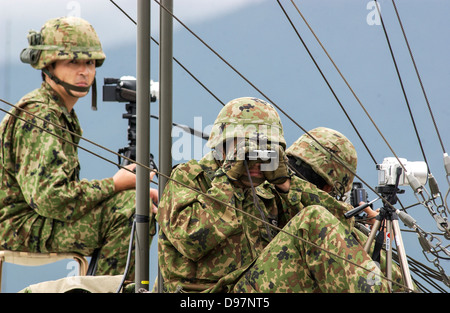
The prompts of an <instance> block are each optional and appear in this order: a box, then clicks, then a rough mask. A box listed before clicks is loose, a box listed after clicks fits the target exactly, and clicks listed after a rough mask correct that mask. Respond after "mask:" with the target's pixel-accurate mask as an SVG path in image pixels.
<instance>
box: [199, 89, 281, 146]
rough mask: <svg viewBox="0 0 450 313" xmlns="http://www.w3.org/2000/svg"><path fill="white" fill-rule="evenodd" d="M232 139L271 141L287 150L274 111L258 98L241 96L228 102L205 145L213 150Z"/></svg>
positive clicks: (278, 118) (269, 105) (277, 117)
mask: <svg viewBox="0 0 450 313" xmlns="http://www.w3.org/2000/svg"><path fill="white" fill-rule="evenodd" d="M233 138H242V139H252V140H256V141H263V142H265V143H267V142H274V143H277V144H280V145H282V146H283V148H286V141H285V140H284V135H283V127H282V125H281V120H280V117H279V115H278V113H277V111H275V109H274V108H273V106H272V105H271V104H270V103H268V102H266V101H264V100H261V99H258V98H251V97H242V98H237V99H234V100H231V101H230V102H228V103H227V104H226V105H225V106H224V107H223V108H222V110H220V112H219V114H218V116H217V118H216V120H215V122H214V125H213V127H212V130H211V133H210V136H209V140H208V142H207V146H208V147H210V148H215V147H217V146H218V145H219V144H221V143H223V142H224V141H226V140H228V139H233Z"/></svg>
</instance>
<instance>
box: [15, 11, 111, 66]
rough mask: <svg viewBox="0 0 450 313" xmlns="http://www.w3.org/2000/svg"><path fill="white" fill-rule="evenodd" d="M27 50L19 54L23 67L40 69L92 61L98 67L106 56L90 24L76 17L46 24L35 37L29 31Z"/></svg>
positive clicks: (57, 19)
mask: <svg viewBox="0 0 450 313" xmlns="http://www.w3.org/2000/svg"><path fill="white" fill-rule="evenodd" d="M27 38H28V43H29V47H28V48H26V49H24V50H23V51H22V52H21V54H20V59H21V61H22V62H24V63H29V64H31V66H32V67H33V68H35V69H43V68H45V67H46V66H48V65H49V64H52V63H53V62H55V61H57V60H73V59H80V60H96V66H101V65H102V64H103V61H104V60H105V58H106V56H105V54H104V53H103V50H102V46H101V43H100V40H99V38H98V36H97V33H96V32H95V30H94V28H93V27H92V25H91V24H89V23H88V22H87V21H86V20H84V19H82V18H79V17H73V16H71V17H59V18H54V19H50V20H48V21H47V22H46V23H45V24H44V25H43V26H42V28H41V31H40V32H39V33H37V32H35V31H30V32H29V34H28V36H27Z"/></svg>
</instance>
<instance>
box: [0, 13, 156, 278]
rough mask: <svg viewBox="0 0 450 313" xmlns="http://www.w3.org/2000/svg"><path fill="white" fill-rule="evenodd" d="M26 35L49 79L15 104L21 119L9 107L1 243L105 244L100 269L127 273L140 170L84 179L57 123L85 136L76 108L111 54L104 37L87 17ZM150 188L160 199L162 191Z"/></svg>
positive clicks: (11, 246) (74, 140) (86, 251)
mask: <svg viewBox="0 0 450 313" xmlns="http://www.w3.org/2000/svg"><path fill="white" fill-rule="evenodd" d="M28 41H29V44H30V46H29V47H28V48H27V49H24V50H23V51H22V54H21V60H22V61H23V62H25V63H29V64H31V65H32V67H33V68H35V69H38V70H42V78H43V82H42V85H41V87H40V88H39V89H36V90H34V91H32V92H30V93H29V94H27V95H26V96H24V97H23V98H22V99H21V100H20V101H19V102H18V103H17V105H16V107H17V108H16V107H14V108H12V109H11V111H10V112H11V113H12V114H14V115H16V116H19V117H20V119H19V118H15V117H14V116H12V115H9V114H8V115H7V116H5V118H4V119H3V121H2V123H1V125H0V133H1V151H0V182H1V185H2V188H1V189H0V248H1V249H7V250H15V251H29V252H42V253H44V252H78V253H81V254H83V255H87V256H89V255H91V254H92V253H93V251H94V249H97V248H101V253H100V257H99V261H98V268H97V274H99V275H116V274H123V272H124V269H125V263H126V259H127V251H128V245H129V238H130V233H131V226H132V222H133V216H134V211H135V190H134V188H135V184H136V178H135V175H134V174H133V173H130V172H129V171H127V170H124V169H121V170H119V171H118V172H117V173H116V174H115V175H114V176H113V177H111V178H106V179H101V180H91V181H88V180H85V179H83V180H80V177H79V172H80V165H79V160H78V152H77V146H76V145H77V144H78V142H79V140H80V138H79V137H77V136H72V135H71V134H70V133H68V132H66V131H63V130H62V129H60V128H58V127H56V126H54V125H53V124H55V125H59V126H61V127H62V128H63V129H68V130H70V131H72V132H73V133H75V134H78V135H80V136H81V134H82V129H81V127H80V123H79V121H78V118H77V115H76V114H75V110H74V109H73V107H74V105H75V103H76V102H77V101H78V99H79V98H81V97H84V96H85V95H86V94H87V93H88V91H89V89H90V87H91V85H92V84H93V82H94V81H95V73H96V67H99V66H101V65H102V64H103V62H104V60H105V54H104V53H103V51H102V47H101V44H100V40H99V38H98V37H97V34H96V32H95V30H94V28H93V27H92V26H91V25H90V24H89V23H88V22H87V21H85V20H83V19H81V18H76V17H67V18H66V17H63V18H56V19H51V20H49V21H47V22H46V23H45V24H44V25H43V27H42V28H41V30H40V32H39V33H37V32H33V31H32V32H30V34H29V36H28ZM18 108H21V110H19V109H18ZM22 110H24V111H22ZM27 112H29V113H32V114H33V115H35V116H37V117H40V118H41V119H44V121H48V122H49V123H47V122H43V120H41V119H38V118H36V117H34V116H32V115H31V114H28V113H27ZM50 123H52V124H50ZM35 125H38V126H40V127H42V128H44V129H45V130H47V131H48V132H46V131H43V130H41V129H39V128H38V127H36V126H35ZM55 135H56V136H59V137H60V138H63V139H64V140H63V139H60V138H58V137H56V136H55ZM134 167H135V165H130V166H129V169H133V168H134ZM151 194H152V199H153V200H154V201H155V202H156V201H157V193H156V190H152V191H151ZM129 273H130V275H129V277H133V275H134V269H131V271H130V272H129Z"/></svg>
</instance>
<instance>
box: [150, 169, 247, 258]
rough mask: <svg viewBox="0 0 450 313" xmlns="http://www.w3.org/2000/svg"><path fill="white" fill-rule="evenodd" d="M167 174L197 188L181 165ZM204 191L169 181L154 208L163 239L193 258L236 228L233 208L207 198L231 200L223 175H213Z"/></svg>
mask: <svg viewBox="0 0 450 313" xmlns="http://www.w3.org/2000/svg"><path fill="white" fill-rule="evenodd" d="M171 177H172V179H174V180H176V181H179V182H182V183H183V184H186V185H188V186H190V187H193V188H195V189H196V190H200V188H199V185H198V184H197V183H196V182H197V180H196V179H195V178H194V177H191V176H190V175H189V174H188V173H187V172H186V171H184V170H183V169H182V168H181V169H179V168H176V169H175V170H174V171H173V173H172V176H171ZM206 194H207V195H204V194H201V193H198V192H195V191H193V190H191V189H189V188H187V187H184V186H182V185H180V184H178V183H177V182H174V181H172V180H171V181H169V182H168V183H167V185H166V187H165V189H164V194H163V196H162V198H161V201H160V205H159V209H158V210H159V212H158V222H159V224H160V227H161V230H162V231H163V232H164V234H165V236H166V237H167V239H168V240H169V241H170V243H171V244H172V245H173V246H174V247H175V248H176V249H177V250H178V251H179V252H180V253H181V254H183V255H184V256H185V257H187V258H189V259H191V260H193V261H197V260H199V259H200V258H202V257H203V256H205V255H206V254H207V253H208V252H209V251H211V250H212V249H214V248H216V247H217V246H218V245H220V244H221V242H223V241H224V239H225V238H227V237H228V236H230V235H232V234H235V233H237V232H238V231H240V226H239V223H238V220H237V216H236V212H235V210H234V209H233V208H232V207H229V206H226V205H223V204H222V203H219V202H217V201H214V200H212V199H211V198H213V199H218V200H221V201H223V202H225V203H230V204H231V203H233V202H234V191H233V187H232V186H231V184H230V183H229V182H228V179H227V178H226V176H220V177H215V178H214V179H213V181H212V182H211V186H210V188H209V189H208V190H207V191H206Z"/></svg>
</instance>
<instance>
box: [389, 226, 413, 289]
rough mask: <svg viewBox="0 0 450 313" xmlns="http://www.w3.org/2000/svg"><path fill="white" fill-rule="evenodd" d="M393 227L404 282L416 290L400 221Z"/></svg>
mask: <svg viewBox="0 0 450 313" xmlns="http://www.w3.org/2000/svg"><path fill="white" fill-rule="evenodd" d="M392 226H393V230H394V236H395V243H396V246H397V254H398V259H399V263H400V268H401V270H402V275H403V282H404V283H405V284H406V286H407V287H408V288H409V289H410V290H414V285H413V282H412V278H411V273H410V271H409V266H408V260H407V258H406V252H405V247H404V246H403V239H402V235H401V233H400V226H399V224H398V220H393V221H392Z"/></svg>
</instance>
